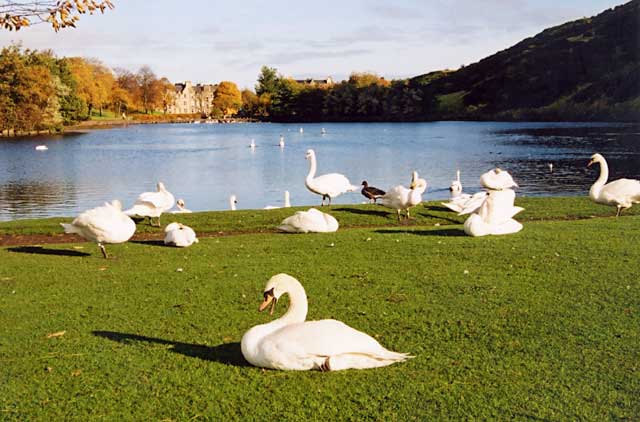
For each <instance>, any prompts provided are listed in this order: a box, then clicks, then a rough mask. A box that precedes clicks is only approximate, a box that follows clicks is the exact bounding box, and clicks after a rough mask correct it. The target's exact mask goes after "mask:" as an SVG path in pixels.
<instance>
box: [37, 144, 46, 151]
mask: <svg viewBox="0 0 640 422" xmlns="http://www.w3.org/2000/svg"><path fill="white" fill-rule="evenodd" d="M48 149H49V147H48V146H46V145H38V146H37V147H36V151H46V150H48Z"/></svg>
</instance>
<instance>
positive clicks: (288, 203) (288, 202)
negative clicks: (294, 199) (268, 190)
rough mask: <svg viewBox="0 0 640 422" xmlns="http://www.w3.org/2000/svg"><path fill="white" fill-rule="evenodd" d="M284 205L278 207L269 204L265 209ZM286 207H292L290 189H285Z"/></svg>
mask: <svg viewBox="0 0 640 422" xmlns="http://www.w3.org/2000/svg"><path fill="white" fill-rule="evenodd" d="M278 208H282V207H276V206H274V205H267V206H266V207H264V209H265V210H275V209H278ZM284 208H291V197H290V195H289V191H288V190H286V191H284Z"/></svg>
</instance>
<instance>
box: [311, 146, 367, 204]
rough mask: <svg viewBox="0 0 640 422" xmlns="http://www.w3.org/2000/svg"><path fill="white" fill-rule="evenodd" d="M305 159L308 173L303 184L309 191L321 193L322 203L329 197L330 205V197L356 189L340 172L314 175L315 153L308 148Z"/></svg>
mask: <svg viewBox="0 0 640 422" xmlns="http://www.w3.org/2000/svg"><path fill="white" fill-rule="evenodd" d="M305 159H307V160H309V174H307V178H306V179H305V180H304V185H305V186H306V187H307V189H309V190H310V191H311V192H313V193H316V194H318V195H322V204H321V205H320V206H324V200H325V199H327V198H329V205H331V199H333V198H335V197H337V196H339V195H341V194H343V193H345V192H353V191H354V190H356V189H358V187H357V186H354V185H352V184H351V182H349V179H347V177H346V176H344V175H342V174H340V173H330V174H323V175H322V176H318V177H316V176H315V175H316V165H317V164H316V153H315V151H314V150H312V149H309V150H307V153H306V155H305Z"/></svg>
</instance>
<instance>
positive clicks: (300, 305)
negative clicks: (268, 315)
mask: <svg viewBox="0 0 640 422" xmlns="http://www.w3.org/2000/svg"><path fill="white" fill-rule="evenodd" d="M288 293H289V309H287V312H286V313H285V314H284V315H282V316H281V317H280V318H278V319H277V320H275V321H274V322H278V321H279V322H280V323H281V324H282V325H289V324H295V323H297V322H304V320H305V319H306V318H307V311H308V309H309V306H308V304H307V294H306V293H305V292H304V289H303V288H302V286H292V287H291V288H290V289H289V292H288Z"/></svg>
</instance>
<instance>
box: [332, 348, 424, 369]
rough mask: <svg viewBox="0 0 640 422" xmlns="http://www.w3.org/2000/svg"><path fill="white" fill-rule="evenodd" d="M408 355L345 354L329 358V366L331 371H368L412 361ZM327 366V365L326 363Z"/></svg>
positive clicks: (383, 353) (392, 353)
mask: <svg viewBox="0 0 640 422" xmlns="http://www.w3.org/2000/svg"><path fill="white" fill-rule="evenodd" d="M414 357H415V356H411V355H410V354H408V353H398V352H392V351H390V350H384V352H382V353H376V354H369V353H343V354H340V355H335V356H331V357H330V358H328V359H327V360H328V366H329V368H328V369H329V370H330V371H340V370H343V369H367V368H380V367H383V366H389V365H392V364H394V363H397V362H404V361H405V360H408V359H412V358H414ZM325 365H326V363H325Z"/></svg>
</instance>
